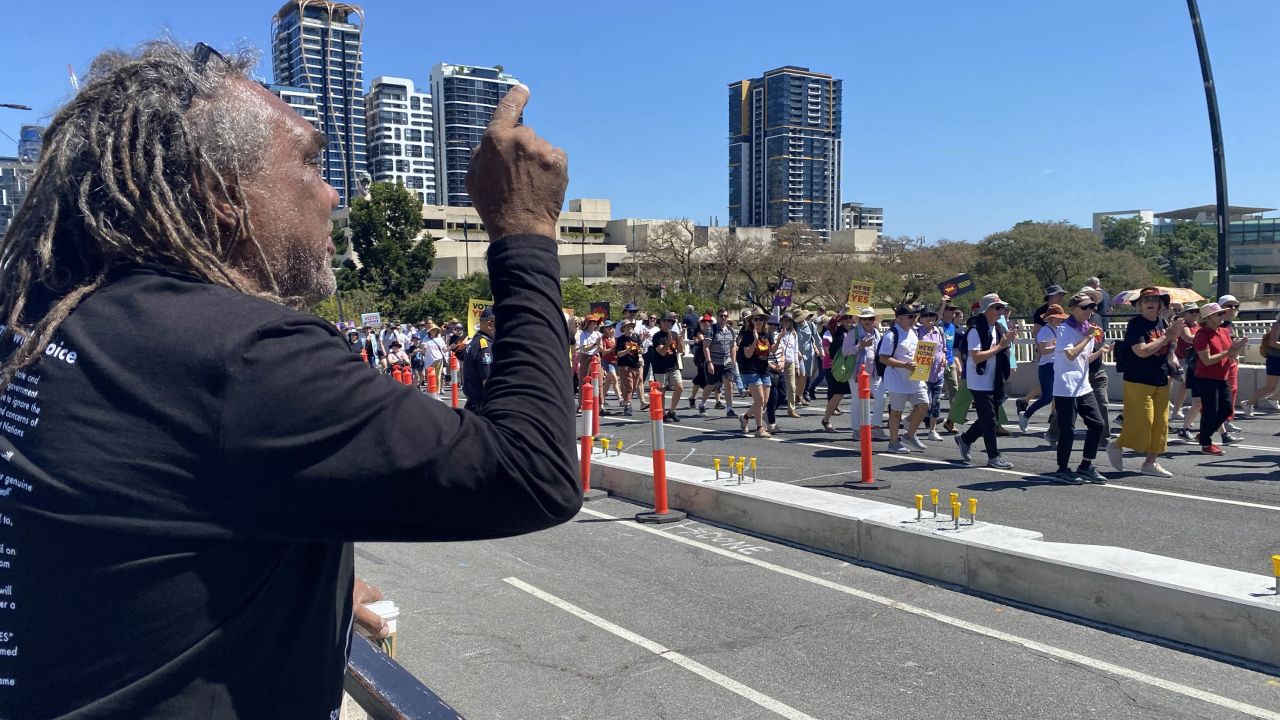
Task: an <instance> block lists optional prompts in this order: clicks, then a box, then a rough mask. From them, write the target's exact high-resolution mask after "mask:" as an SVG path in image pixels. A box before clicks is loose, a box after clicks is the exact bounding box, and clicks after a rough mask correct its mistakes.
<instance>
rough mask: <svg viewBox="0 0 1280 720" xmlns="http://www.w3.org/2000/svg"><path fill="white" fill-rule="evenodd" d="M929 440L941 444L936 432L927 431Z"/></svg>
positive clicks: (940, 437) (939, 436)
mask: <svg viewBox="0 0 1280 720" xmlns="http://www.w3.org/2000/svg"><path fill="white" fill-rule="evenodd" d="M929 439H930V440H932V441H934V442H942V436H941V435H939V434H938V431H937V430H930V431H929Z"/></svg>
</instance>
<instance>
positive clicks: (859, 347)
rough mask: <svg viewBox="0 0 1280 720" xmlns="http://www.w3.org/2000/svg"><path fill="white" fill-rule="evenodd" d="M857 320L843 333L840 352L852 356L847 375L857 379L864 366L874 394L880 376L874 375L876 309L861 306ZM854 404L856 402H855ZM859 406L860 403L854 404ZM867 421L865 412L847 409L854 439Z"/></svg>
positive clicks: (876, 390)
mask: <svg viewBox="0 0 1280 720" xmlns="http://www.w3.org/2000/svg"><path fill="white" fill-rule="evenodd" d="M857 320H858V322H857V324H855V325H853V326H852V327H851V328H850V329H849V331H848V332H847V333H845V335H844V340H843V341H842V343H841V345H840V352H841V353H842V354H843V355H846V356H848V357H852V358H854V361H853V372H852V373H850V375H849V377H851V378H853V379H857V378H860V377H862V374H861V373H862V370H863V369H864V368H865V369H866V371H867V377H868V378H870V382H871V392H872V394H873V395H874V394H875V393H877V392H878V390H879V385H880V382H881V380H880V378H879V377H876V352H877V347H878V345H879V344H880V337H881V333H880V328H878V327H877V326H876V311H875V310H874V309H873V308H863V309H862V310H859V311H858V318H857ZM850 391H851V392H850V394H851V395H852V386H850ZM855 404H856V403H855ZM856 405H857V407H859V408H860V407H861V405H860V404H856ZM866 422H868V418H867V416H866V414H865V413H863V412H861V411H860V410H855V409H854V407H850V409H849V427H850V429H851V430H853V437H854V440H857V438H858V432H859V431H860V430H861V429H862V426H863V424H864V423H866Z"/></svg>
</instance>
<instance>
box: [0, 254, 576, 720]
mask: <svg viewBox="0 0 1280 720" xmlns="http://www.w3.org/2000/svg"><path fill="white" fill-rule="evenodd" d="M489 274H490V281H491V283H492V287H493V292H494V300H495V303H494V312H495V314H496V319H497V328H498V332H497V337H496V339H495V345H496V347H495V351H496V352H495V353H494V357H495V360H494V364H495V366H496V367H495V368H494V370H495V372H494V376H493V378H492V379H491V380H490V381H489V383H488V386H487V388H486V391H487V392H486V394H487V400H486V403H485V405H484V408H483V410H482V411H481V412H480V413H473V412H462V411H455V410H451V409H450V408H448V407H447V406H446V405H444V404H443V403H440V402H438V401H436V400H434V399H431V398H428V397H426V396H425V395H423V394H422V393H420V392H418V391H417V390H416V389H415V388H412V387H408V386H404V385H400V384H397V383H395V382H393V381H392V380H391V378H390V377H388V376H385V375H381V374H379V373H375V372H371V371H370V370H369V368H368V367H367V366H365V365H364V364H363V363H361V362H360V358H359V356H358V355H353V354H352V353H351V352H350V351H348V349H347V347H346V341H345V340H343V339H342V338H341V337H340V336H339V335H338V333H337V332H336V331H335V330H334V329H333V327H332V326H330V325H329V324H328V323H326V322H324V321H322V320H319V319H317V318H315V317H311V316H308V315H304V314H300V313H297V312H293V311H291V310H288V309H286V308H284V307H281V306H279V305H275V304H273V303H269V302H267V301H264V300H261V299H257V298H253V297H249V296H246V295H243V294H240V293H237V292H235V291H233V290H230V289H227V288H224V287H220V286H214V285H209V284H206V283H203V282H200V281H199V280H196V279H194V278H191V277H187V276H183V275H178V274H174V273H170V272H166V271H163V270H160V269H156V268H135V269H132V270H128V271H122V272H121V273H118V274H117V276H115V277H114V278H113V279H112V281H111V282H110V283H109V284H108V285H106V286H105V287H103V288H102V289H101V290H99V291H97V292H95V293H93V294H92V295H90V296H89V297H88V298H87V299H86V300H85V301H84V302H83V303H81V305H80V306H79V307H78V308H77V309H76V310H75V311H74V312H72V314H71V315H70V316H69V317H68V318H67V320H66V321H65V322H64V323H63V325H62V327H61V329H60V331H59V332H58V334H57V338H56V340H55V342H54V343H53V344H52V345H51V347H52V348H53V350H52V351H51V352H50V353H49V354H45V353H43V352H42V354H41V355H40V359H39V361H37V362H36V363H35V364H34V365H32V366H31V367H29V368H28V369H27V370H26V371H25V372H23V373H22V374H21V375H20V376H19V377H18V378H17V379H16V380H15V381H14V382H13V383H12V384H11V385H10V386H9V387H8V388H7V389H6V392H5V395H4V399H3V407H2V408H0V412H3V416H4V417H3V419H2V421H0V473H3V478H2V479H0V717H4V718H7V719H9V720H18V719H25V718H50V717H62V718H77V719H82V718H108V717H110V718H125V717H127V718H174V717H184V718H186V717H191V718H195V717H199V718H217V719H222V718H267V717H290V718H325V717H330V716H331V713H333V714H332V717H336V708H337V707H338V705H339V702H340V698H341V687H342V675H343V670H344V665H345V660H346V653H347V649H348V641H349V636H350V626H351V610H352V608H351V588H352V582H353V574H352V546H351V543H352V542H353V541H357V540H405V541H431V540H457V539H470V538H491V537H500V536H506V535H514V534H518V533H523V532H529V531H532V530H537V529H541V528H545V527H549V526H551V525H554V524H556V523H559V522H562V521H564V520H566V519H568V518H570V517H572V516H573V515H574V514H576V512H577V510H578V508H579V507H580V504H581V490H580V488H579V487H578V484H577V480H576V474H575V467H574V466H575V461H574V459H573V449H572V448H573V440H574V438H573V410H572V407H573V397H572V390H571V387H570V381H569V377H568V374H567V373H565V372H564V367H563V365H564V363H563V357H562V356H563V352H562V350H563V347H562V343H563V336H564V328H563V326H564V320H563V317H562V314H561V309H560V307H561V296H560V286H559V280H558V275H559V264H558V261H557V259H556V246H555V244H554V243H553V242H552V241H551V240H549V239H547V238H542V237H509V238H504V239H502V240H500V241H498V242H496V243H494V244H493V245H492V246H491V248H490V250H489ZM11 339H12V334H11V333H4V335H3V336H0V343H3V347H4V348H5V349H6V350H8V349H10V348H12V347H13V343H12V342H11Z"/></svg>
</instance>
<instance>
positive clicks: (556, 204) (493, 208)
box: [467, 85, 569, 240]
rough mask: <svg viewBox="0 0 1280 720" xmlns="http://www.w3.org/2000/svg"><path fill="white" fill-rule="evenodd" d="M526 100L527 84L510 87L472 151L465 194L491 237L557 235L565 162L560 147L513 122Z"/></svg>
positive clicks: (566, 172) (566, 171)
mask: <svg viewBox="0 0 1280 720" xmlns="http://www.w3.org/2000/svg"><path fill="white" fill-rule="evenodd" d="M527 102H529V88H527V87H525V86H524V85H514V86H512V88H511V89H510V90H508V91H507V94H506V95H505V96H504V97H503V98H502V100H501V101H499V102H498V107H497V109H496V110H494V113H493V119H492V120H490V121H489V127H488V129H486V130H485V131H484V137H483V138H482V139H481V140H480V144H479V145H478V146H476V149H475V150H474V151H472V153H471V169H470V170H469V171H468V172H467V193H468V194H469V195H470V196H471V204H472V205H473V206H475V209H476V212H477V213H479V214H480V219H481V220H482V221H483V222H484V226H485V230H486V231H487V232H488V235H489V238H490V239H491V240H499V239H501V238H504V237H507V236H509V235H542V236H544V237H549V238H551V239H553V240H554V239H555V238H556V221H557V220H558V219H559V218H560V209H561V208H562V207H563V206H564V193H565V188H566V187H567V186H568V184H569V160H568V158H567V157H565V154H564V151H563V150H561V149H560V148H556V147H552V146H551V143H548V142H547V141H546V140H543V139H542V138H540V137H538V136H537V135H535V134H534V132H533V130H531V129H529V128H528V127H525V126H523V125H517V124H516V123H517V121H518V120H519V119H520V113H521V112H523V111H524V106H525V104H526V103H527Z"/></svg>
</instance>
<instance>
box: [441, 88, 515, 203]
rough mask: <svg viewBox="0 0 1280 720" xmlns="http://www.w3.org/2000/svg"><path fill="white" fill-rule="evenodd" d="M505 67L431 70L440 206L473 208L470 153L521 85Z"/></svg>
mask: <svg viewBox="0 0 1280 720" xmlns="http://www.w3.org/2000/svg"><path fill="white" fill-rule="evenodd" d="M519 82H520V81H519V80H517V79H516V78H515V77H513V76H512V75H509V74H508V73H506V72H504V71H503V69H502V66H498V67H476V66H473V65H450V64H448V63H439V64H437V65H436V66H435V67H433V68H431V98H432V102H433V104H434V107H435V126H436V172H437V173H438V176H439V178H440V200H441V201H442V202H443V204H445V205H454V206H470V205H471V198H470V197H469V196H468V195H467V168H469V167H470V166H471V149H472V148H474V147H475V146H477V145H479V144H480V137H481V136H482V135H484V129H485V128H486V127H487V126H488V125H489V119H490V118H492V117H493V111H494V110H495V109H496V108H497V107H498V101H499V100H501V99H502V96H503V95H506V94H507V90H509V89H511V86H512V85H515V84H516V83H519Z"/></svg>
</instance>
